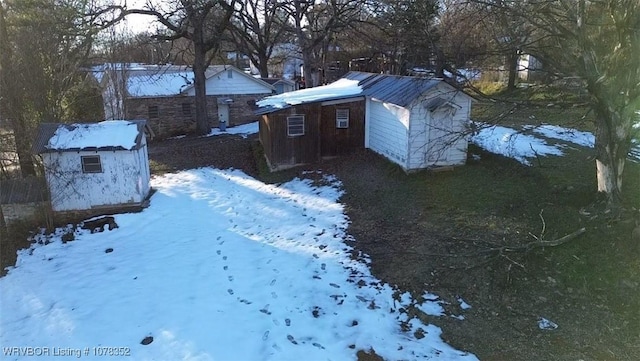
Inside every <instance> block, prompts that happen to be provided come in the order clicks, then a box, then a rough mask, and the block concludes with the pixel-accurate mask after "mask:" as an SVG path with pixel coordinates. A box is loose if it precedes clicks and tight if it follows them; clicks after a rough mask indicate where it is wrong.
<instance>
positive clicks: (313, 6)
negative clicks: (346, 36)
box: [286, 0, 364, 87]
mask: <svg viewBox="0 0 640 361" xmlns="http://www.w3.org/2000/svg"><path fill="white" fill-rule="evenodd" d="M363 9H364V1H361V0H329V1H326V0H310V1H307V0H293V1H292V2H291V3H287V6H286V11H287V13H288V14H289V16H290V19H291V21H292V24H291V32H292V33H293V34H294V35H295V38H296V40H297V43H298V47H299V49H300V53H301V55H302V61H303V63H304V79H305V86H307V87H313V86H317V85H320V82H321V80H320V70H321V69H323V68H324V65H325V61H326V55H327V52H329V51H331V50H332V48H335V42H334V40H335V36H336V34H337V33H339V32H341V31H344V30H346V29H349V28H352V27H355V26H357V25H358V23H359V22H360V14H361V11H362V10H363ZM332 45H333V46H332Z"/></svg>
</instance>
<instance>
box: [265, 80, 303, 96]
mask: <svg viewBox="0 0 640 361" xmlns="http://www.w3.org/2000/svg"><path fill="white" fill-rule="evenodd" d="M261 79H262V80H263V81H264V82H265V83H269V84H271V85H272V86H273V87H274V88H275V93H276V94H282V93H287V92H291V91H294V90H298V87H297V84H296V82H295V81H293V80H289V79H284V78H261Z"/></svg>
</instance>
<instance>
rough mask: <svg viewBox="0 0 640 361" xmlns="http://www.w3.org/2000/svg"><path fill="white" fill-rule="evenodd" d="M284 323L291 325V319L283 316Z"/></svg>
mask: <svg viewBox="0 0 640 361" xmlns="http://www.w3.org/2000/svg"><path fill="white" fill-rule="evenodd" d="M284 324H285V325H287V327H288V326H291V319H288V318H285V319H284Z"/></svg>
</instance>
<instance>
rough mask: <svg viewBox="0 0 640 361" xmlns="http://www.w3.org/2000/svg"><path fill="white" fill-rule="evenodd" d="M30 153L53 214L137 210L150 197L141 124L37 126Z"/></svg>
mask: <svg viewBox="0 0 640 361" xmlns="http://www.w3.org/2000/svg"><path fill="white" fill-rule="evenodd" d="M33 152H34V154H39V155H40V156H41V157H42V162H43V165H44V173H45V178H46V182H47V186H48V190H49V194H50V198H51V207H52V209H53V211H54V212H56V213H65V212H67V213H68V212H74V213H78V214H80V215H83V214H85V213H94V214H95V213H100V212H101V211H103V210H104V211H106V210H109V211H112V210H120V209H131V208H140V207H142V206H143V205H144V203H145V201H146V199H147V196H148V195H149V191H150V185H149V179H150V172H149V159H148V153H147V141H146V136H145V121H144V120H138V121H125V120H111V121H103V122H100V123H81V124H56V123H45V124H41V125H40V127H39V129H38V133H37V136H36V139H35V141H34V144H33Z"/></svg>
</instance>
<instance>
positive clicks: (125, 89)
mask: <svg viewBox="0 0 640 361" xmlns="http://www.w3.org/2000/svg"><path fill="white" fill-rule="evenodd" d="M93 74H94V76H95V77H96V79H97V80H98V82H99V83H100V84H101V88H102V97H103V102H104V113H105V118H106V119H146V120H147V121H148V127H149V128H150V129H151V130H152V132H153V135H154V136H155V137H159V138H166V137H170V136H174V135H181V134H186V133H190V132H193V131H194V130H195V129H196V121H195V88H194V86H193V77H194V76H193V72H192V70H191V69H190V68H188V67H186V66H176V65H144V64H104V65H101V66H98V67H94V68H93ZM205 75H206V90H207V107H208V109H207V110H208V116H209V117H210V122H211V125H212V126H214V127H215V126H218V125H219V122H221V121H223V122H226V123H227V125H238V124H244V123H248V122H252V121H255V120H256V116H255V115H254V110H255V101H256V100H258V99H260V98H262V97H264V96H266V95H270V94H273V92H274V90H275V89H274V87H273V86H272V85H270V84H268V83H266V82H264V81H262V80H260V79H257V78H254V77H252V76H250V75H248V74H246V73H245V72H243V71H241V70H239V69H238V68H236V67H233V66H231V65H214V66H210V67H209V68H208V69H207V71H206V73H205Z"/></svg>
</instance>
